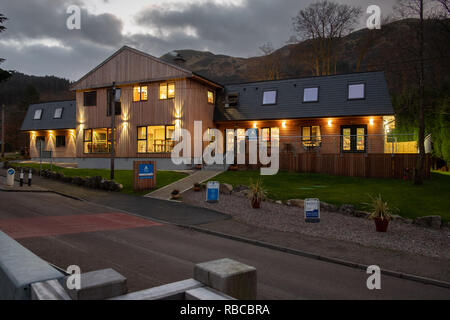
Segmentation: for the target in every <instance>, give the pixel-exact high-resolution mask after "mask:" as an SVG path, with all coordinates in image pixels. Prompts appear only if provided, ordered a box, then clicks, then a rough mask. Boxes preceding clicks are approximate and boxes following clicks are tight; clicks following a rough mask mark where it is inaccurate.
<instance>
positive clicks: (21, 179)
mask: <svg viewBox="0 0 450 320" xmlns="http://www.w3.org/2000/svg"><path fill="white" fill-rule="evenodd" d="M19 177H20V180H19V181H20V186H21V187H23V169H20V176H19Z"/></svg>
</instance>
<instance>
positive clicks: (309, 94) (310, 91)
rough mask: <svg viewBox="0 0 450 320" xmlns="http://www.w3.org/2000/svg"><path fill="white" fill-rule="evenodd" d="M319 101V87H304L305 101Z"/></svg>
mask: <svg viewBox="0 0 450 320" xmlns="http://www.w3.org/2000/svg"><path fill="white" fill-rule="evenodd" d="M317 101H319V88H318V87H315V88H305V89H303V102H317Z"/></svg>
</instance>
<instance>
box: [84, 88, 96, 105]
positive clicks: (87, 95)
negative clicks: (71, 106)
mask: <svg viewBox="0 0 450 320" xmlns="http://www.w3.org/2000/svg"><path fill="white" fill-rule="evenodd" d="M83 97H84V106H85V107H91V106H96V105H97V91H88V92H84V93H83Z"/></svg>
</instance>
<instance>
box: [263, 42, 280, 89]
mask: <svg viewBox="0 0 450 320" xmlns="http://www.w3.org/2000/svg"><path fill="white" fill-rule="evenodd" d="M259 50H261V52H262V53H263V58H262V59H263V60H262V70H263V72H264V73H263V75H262V78H263V80H277V79H279V78H280V61H279V59H278V57H277V56H276V54H275V48H274V46H273V44H272V42H266V43H264V44H263V45H262V46H260V47H259Z"/></svg>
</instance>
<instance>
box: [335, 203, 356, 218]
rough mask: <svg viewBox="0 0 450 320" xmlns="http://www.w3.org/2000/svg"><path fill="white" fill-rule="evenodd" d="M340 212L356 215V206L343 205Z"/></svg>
mask: <svg viewBox="0 0 450 320" xmlns="http://www.w3.org/2000/svg"><path fill="white" fill-rule="evenodd" d="M339 212H340V213H344V214H348V215H351V216H353V215H354V214H355V206H354V205H351V204H343V205H341V206H340V207H339Z"/></svg>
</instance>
